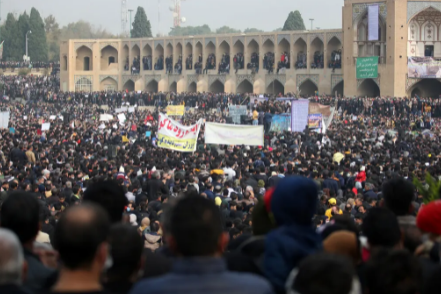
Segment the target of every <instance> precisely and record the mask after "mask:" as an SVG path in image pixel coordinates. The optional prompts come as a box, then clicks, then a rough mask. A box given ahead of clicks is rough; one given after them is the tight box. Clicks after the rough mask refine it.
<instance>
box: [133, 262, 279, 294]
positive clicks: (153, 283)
mask: <svg viewBox="0 0 441 294" xmlns="http://www.w3.org/2000/svg"><path fill="white" fill-rule="evenodd" d="M147 293H148V294H156V293H173V294H188V293H192V294H199V293H200V294H228V293H245V294H271V293H273V290H272V288H271V285H270V284H269V283H268V282H267V281H266V280H264V279H263V278H260V277H258V276H255V275H251V274H244V273H236V272H230V271H228V270H227V265H226V263H225V261H224V260H223V259H221V258H214V257H196V258H182V259H177V260H176V261H175V262H174V264H173V269H172V271H171V273H169V274H167V275H164V276H161V277H159V278H152V279H144V280H142V281H140V282H139V283H137V284H136V285H135V286H134V287H133V288H132V291H130V294H147Z"/></svg>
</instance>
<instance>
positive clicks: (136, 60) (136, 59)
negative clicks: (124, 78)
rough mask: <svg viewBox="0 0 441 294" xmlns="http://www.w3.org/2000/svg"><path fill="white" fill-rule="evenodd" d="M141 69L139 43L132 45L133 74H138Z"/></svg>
mask: <svg viewBox="0 0 441 294" xmlns="http://www.w3.org/2000/svg"><path fill="white" fill-rule="evenodd" d="M140 70H141V50H140V49H139V46H138V45H135V46H133V47H132V64H131V71H132V74H138V73H139V71H140Z"/></svg>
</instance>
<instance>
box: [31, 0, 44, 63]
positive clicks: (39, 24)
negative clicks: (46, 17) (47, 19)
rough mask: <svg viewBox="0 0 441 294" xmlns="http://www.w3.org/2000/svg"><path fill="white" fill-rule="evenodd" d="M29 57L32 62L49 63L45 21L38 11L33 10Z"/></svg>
mask: <svg viewBox="0 0 441 294" xmlns="http://www.w3.org/2000/svg"><path fill="white" fill-rule="evenodd" d="M29 30H31V31H32V33H31V34H30V35H29V41H28V43H29V57H30V58H31V61H47V51H48V50H47V42H46V32H45V26H44V22H43V19H42V18H41V16H40V13H39V12H38V10H37V9H35V8H33V7H32V9H31V14H30V17H29Z"/></svg>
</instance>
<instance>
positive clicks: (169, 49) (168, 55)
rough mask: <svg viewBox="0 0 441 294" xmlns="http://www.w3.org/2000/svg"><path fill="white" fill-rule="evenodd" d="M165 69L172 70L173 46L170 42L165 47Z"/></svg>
mask: <svg viewBox="0 0 441 294" xmlns="http://www.w3.org/2000/svg"><path fill="white" fill-rule="evenodd" d="M165 69H166V72H167V73H171V72H172V70H173V46H172V44H171V43H168V44H167V46H166V47H165Z"/></svg>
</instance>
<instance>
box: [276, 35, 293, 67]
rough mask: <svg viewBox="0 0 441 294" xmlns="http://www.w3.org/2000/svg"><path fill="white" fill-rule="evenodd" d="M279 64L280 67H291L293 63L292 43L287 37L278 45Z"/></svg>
mask: <svg viewBox="0 0 441 294" xmlns="http://www.w3.org/2000/svg"><path fill="white" fill-rule="evenodd" d="M278 51H279V66H278V68H290V67H291V66H290V63H291V45H290V44H289V42H288V40H286V39H285V38H283V39H282V41H280V43H279V45H278Z"/></svg>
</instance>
